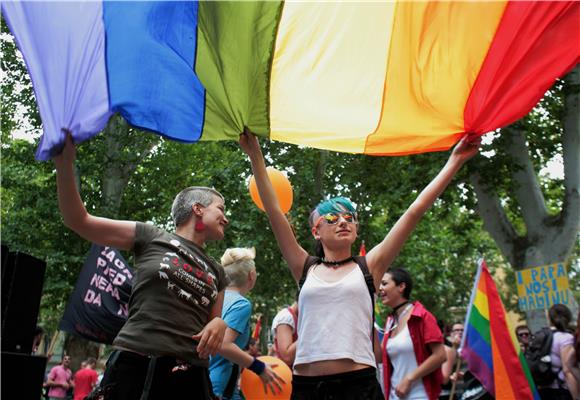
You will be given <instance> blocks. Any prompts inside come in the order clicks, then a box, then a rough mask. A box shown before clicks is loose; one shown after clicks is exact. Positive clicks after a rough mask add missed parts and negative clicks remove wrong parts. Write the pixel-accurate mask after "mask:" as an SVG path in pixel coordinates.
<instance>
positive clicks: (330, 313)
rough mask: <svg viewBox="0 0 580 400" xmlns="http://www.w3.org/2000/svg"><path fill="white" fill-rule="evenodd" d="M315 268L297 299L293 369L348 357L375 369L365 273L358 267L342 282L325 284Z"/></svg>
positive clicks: (369, 302)
mask: <svg viewBox="0 0 580 400" xmlns="http://www.w3.org/2000/svg"><path fill="white" fill-rule="evenodd" d="M316 269H317V267H316V266H314V267H312V268H311V269H310V272H309V274H308V276H307V277H306V281H305V282H304V286H302V290H301V291H300V297H299V299H298V309H299V311H298V344H297V348H296V359H295V361H294V366H296V365H300V364H308V363H312V362H315V361H328V360H338V359H343V358H346V359H351V360H353V361H354V362H356V363H360V364H365V365H369V366H371V367H376V362H375V356H374V353H373V346H372V342H371V328H372V320H373V319H372V315H373V314H372V313H373V309H372V308H373V306H372V302H371V298H370V296H369V291H368V288H367V285H366V282H365V279H364V276H363V273H362V271H361V270H360V268H359V267H358V266H356V267H355V268H354V269H353V270H352V271H351V272H349V273H348V274H347V275H346V276H344V277H343V278H342V279H340V280H339V281H337V282H326V281H324V280H322V279H321V278H319V277H318V276H317V275H316Z"/></svg>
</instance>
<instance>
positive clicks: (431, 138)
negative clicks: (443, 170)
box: [2, 0, 580, 160]
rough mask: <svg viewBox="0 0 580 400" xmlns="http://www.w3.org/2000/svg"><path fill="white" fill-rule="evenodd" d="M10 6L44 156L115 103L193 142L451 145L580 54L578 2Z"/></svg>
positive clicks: (531, 101)
mask: <svg viewBox="0 0 580 400" xmlns="http://www.w3.org/2000/svg"><path fill="white" fill-rule="evenodd" d="M2 12H3V14H4V16H5V18H6V20H7V22H8V24H9V26H10V29H11V30H12V32H13V33H14V35H15V37H16V40H17V42H18V45H19V47H20V50H21V51H22V53H23V54H24V58H25V60H26V62H27V66H28V69H29V73H30V75H31V77H32V80H33V83H34V88H35V91H36V95H37V100H38V103H39V108H40V111H41V115H42V117H43V122H44V128H45V130H44V135H45V138H43V142H42V143H41V146H40V148H39V150H38V152H37V157H38V158H39V159H42V160H45V159H48V158H50V157H51V155H52V154H54V152H55V151H58V149H59V148H60V146H61V145H62V142H63V139H64V134H63V133H62V132H61V131H60V129H61V128H69V129H71V130H72V131H73V136H74V138H75V140H76V141H82V140H86V139H88V138H89V137H91V136H93V135H95V134H96V133H98V132H99V130H100V129H102V128H103V126H104V123H105V122H106V120H107V118H108V116H109V115H110V113H112V112H119V113H121V114H122V115H123V116H124V117H125V118H126V119H127V120H128V121H129V122H130V123H131V124H133V125H135V126H139V127H142V128H145V129H148V130H151V131H154V132H157V133H159V134H162V135H164V136H166V137H168V138H171V139H174V140H179V141H184V142H196V141H198V140H226V139H237V137H238V135H239V133H240V132H242V131H243V130H244V128H245V127H248V128H249V129H250V130H252V131H253V132H255V133H256V134H258V135H260V136H264V137H269V138H271V139H273V140H278V141H283V142H288V143H295V144H300V145H305V146H311V147H316V148H321V149H331V150H336V151H343V152H351V153H364V154H373V155H402V154H411V153H420V152H427V151H438V150H445V149H448V148H449V147H451V146H452V145H453V144H454V143H455V142H457V140H458V139H459V138H460V137H461V136H463V135H464V134H465V132H475V133H478V134H483V133H485V132H488V131H491V130H494V129H496V128H498V127H501V126H505V125H507V124H509V123H511V122H513V121H515V120H517V119H518V118H521V117H522V116H524V115H525V114H526V113H527V112H529V110H530V109H531V108H532V107H533V106H534V105H535V104H536V103H537V102H538V100H539V99H540V98H541V97H542V96H543V94H544V93H545V91H546V90H547V89H548V88H549V87H550V86H551V85H552V84H553V83H554V81H555V79H557V78H558V77H559V76H562V75H563V74H564V73H566V72H567V71H569V70H570V69H571V68H572V67H574V66H575V65H576V64H577V63H578V62H579V61H580V41H579V40H577V39H578V37H580V27H579V26H580V24H578V21H579V20H580V2H575V1H560V2H536V1H505V0H504V1H501V0H500V1H494V2H473V1H469V2H467V1H466V2H460V1H453V2H440V1H422V2H408V1H396V2H391V1H389V2H383V3H381V2H368V3H358V2H346V1H336V2H290V1H288V2H280V1H268V2H262V1H259V2H227V1H219V2H200V3H197V2H193V1H182V2H173V1H172V2H167V1H143V2H139V1H131V2H116V1H105V2H102V3H100V2H3V3H2ZM62 21H66V23H62ZM46 49H50V54H48V53H49V52H47V51H46ZM56 82H60V83H61V84H58V85H57V84H56ZM73 89H74V90H73ZM103 121H105V122H103Z"/></svg>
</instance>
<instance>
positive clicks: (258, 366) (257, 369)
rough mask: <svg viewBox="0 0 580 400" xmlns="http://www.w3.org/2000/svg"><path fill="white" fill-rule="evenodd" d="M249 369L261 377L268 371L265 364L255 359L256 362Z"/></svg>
mask: <svg viewBox="0 0 580 400" xmlns="http://www.w3.org/2000/svg"><path fill="white" fill-rule="evenodd" d="M248 369H249V370H250V371H252V372H253V373H254V374H256V375H261V374H262V372H264V370H265V369H266V364H264V363H263V362H262V361H260V360H258V359H257V358H256V357H254V362H252V364H250V366H249V367H248Z"/></svg>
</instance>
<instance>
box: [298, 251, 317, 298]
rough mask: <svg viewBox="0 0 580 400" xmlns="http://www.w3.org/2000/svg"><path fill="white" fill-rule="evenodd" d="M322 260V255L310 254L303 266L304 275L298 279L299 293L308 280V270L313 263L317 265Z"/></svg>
mask: <svg viewBox="0 0 580 400" xmlns="http://www.w3.org/2000/svg"><path fill="white" fill-rule="evenodd" d="M319 262H320V257H314V256H308V257H306V260H305V261H304V267H303V268H302V276H301V277H300V280H299V281H298V293H300V291H301V290H302V286H304V282H306V276H307V275H308V270H310V267H312V266H313V265H316V264H318V263H319Z"/></svg>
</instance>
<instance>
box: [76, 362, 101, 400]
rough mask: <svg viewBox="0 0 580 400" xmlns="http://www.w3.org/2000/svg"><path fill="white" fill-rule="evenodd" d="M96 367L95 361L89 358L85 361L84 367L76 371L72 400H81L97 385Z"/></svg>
mask: <svg viewBox="0 0 580 400" xmlns="http://www.w3.org/2000/svg"><path fill="white" fill-rule="evenodd" d="M96 367H97V360H95V359H94V358H92V357H91V358H89V359H87V365H86V367H84V368H82V369H79V370H78V371H77V373H76V374H75V377H74V400H83V399H84V398H85V397H87V396H88V395H89V393H91V391H92V390H93V388H94V387H95V385H96V384H97V378H98V374H97V371H95V368H96Z"/></svg>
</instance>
